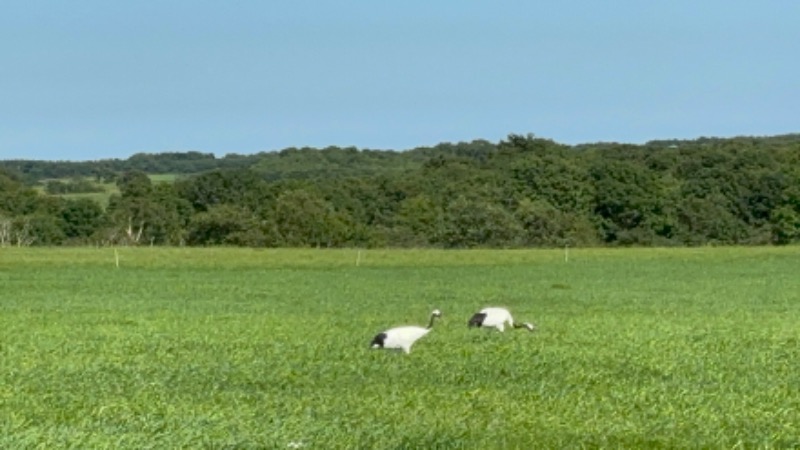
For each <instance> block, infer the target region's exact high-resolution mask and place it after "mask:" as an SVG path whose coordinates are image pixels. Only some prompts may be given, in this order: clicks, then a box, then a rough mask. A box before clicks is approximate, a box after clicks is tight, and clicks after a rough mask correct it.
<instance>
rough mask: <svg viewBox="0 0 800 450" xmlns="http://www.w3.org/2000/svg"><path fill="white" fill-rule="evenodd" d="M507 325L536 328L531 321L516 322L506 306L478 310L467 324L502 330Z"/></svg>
mask: <svg viewBox="0 0 800 450" xmlns="http://www.w3.org/2000/svg"><path fill="white" fill-rule="evenodd" d="M506 325H508V326H510V327H511V328H525V329H526V330H528V331H534V330H536V325H534V324H532V323H530V322H515V321H514V318H513V317H511V313H510V312H509V311H508V310H507V309H505V308H498V307H488V308H483V309H482V310H480V311H479V312H476V313H475V314H473V315H472V317H471V318H470V319H469V321H468V322H467V326H468V327H470V328H472V327H478V328H494V329H496V330H498V331H500V332H503V331H504V330H505V327H506Z"/></svg>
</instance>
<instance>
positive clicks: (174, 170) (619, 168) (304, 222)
mask: <svg viewBox="0 0 800 450" xmlns="http://www.w3.org/2000/svg"><path fill="white" fill-rule="evenodd" d="M157 173H171V174H176V175H181V176H179V177H178V178H177V179H176V180H175V181H174V182H169V183H157V182H153V181H151V178H150V177H149V176H148V175H152V174H157ZM80 177H94V178H96V179H97V180H113V181H114V182H115V183H116V185H117V187H118V190H119V193H115V194H113V195H112V196H111V197H110V199H109V200H108V204H107V205H101V204H100V203H99V202H98V201H96V200H91V199H89V198H80V199H73V198H70V197H69V196H66V197H65V196H62V195H53V194H58V193H59V192H69V189H68V187H65V186H62V185H60V184H56V183H54V182H53V179H54V178H67V179H69V178H72V179H73V180H77V179H78V178H80ZM36 183H39V184H42V183H50V184H49V185H48V186H49V188H48V189H49V191H45V192H42V190H37V189H35V188H34V185H35V184H36ZM798 241H800V135H783V136H773V137H736V138H700V139H695V140H665V141H651V142H648V143H646V144H643V145H632V144H619V143H596V144H584V145H578V146H568V145H564V144H559V143H556V142H554V141H552V140H549V139H542V138H539V137H536V136H534V135H530V134H529V135H510V136H508V137H507V139H505V140H502V141H500V142H498V143H491V142H488V141H484V140H476V141H472V142H461V143H443V144H439V145H436V146H433V147H420V148H416V149H411V150H407V151H391V150H358V149H355V148H338V147H329V148H325V149H313V148H302V149H297V148H291V149H285V150H282V151H279V152H263V153H258V154H254V155H235V154H234V155H226V156H225V157H223V158H215V157H214V155H211V154H203V153H199V152H187V153H163V154H154V155H147V154H137V155H134V156H132V157H131V158H128V159H127V160H106V161H88V162H66V161H49V162H48V161H19V160H16V161H2V162H0V245H121V244H125V245H188V246H210V245H230V246H250V247H436V248H472V247H485V248H518V247H556V246H558V247H561V246H565V245H569V246H573V247H574V246H685V245H688V246H696V245H709V244H710V245H765V244H775V245H784V244H790V243H796V242H798Z"/></svg>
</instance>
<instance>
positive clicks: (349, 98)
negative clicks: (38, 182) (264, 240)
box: [0, 0, 800, 160]
mask: <svg viewBox="0 0 800 450" xmlns="http://www.w3.org/2000/svg"><path fill="white" fill-rule="evenodd" d="M799 120H800V1H796V0H784V1H777V0H765V1H758V2H757V1H752V0H747V1H741V0H702V1H697V0H694V1H688V0H672V1H669V2H646V1H641V0H635V1H634V0H620V1H614V0H612V1H605V2H601V1H596V0H591V1H590V0H564V1H559V2H555V1H548V2H544V1H507V0H492V1H481V0H476V1H471V0H458V1H455V0H453V1H445V0H439V1H437V0H427V1H424V2H423V1H417V0H409V1H380V0H362V1H348V0H338V1H335V2H334V1H329V2H324V1H313V2H312V1H306V0H291V1H289V0H286V1H270V0H240V1H236V0H231V1H216V0H215V1H205V0H192V1H189V0H186V1H179V0H137V1H129V2H122V1H108V0H102V1H101V0H76V1H71V2H68V1H61V0H59V1H55V0H51V1H45V0H24V1H18V0H10V1H6V2H3V4H2V6H0V159H15V158H26V159H43V160H94V159H104V158H127V157H129V156H131V155H132V154H134V153H138V152H146V153H160V152H172V151H178V152H183V151H189V150H194V151H201V152H210V153H214V154H216V155H217V156H224V155H225V154H228V153H239V154H249V153H254V152H260V151H270V150H281V149H283V148H287V147H303V146H312V147H318V148H322V147H326V146H329V145H336V146H356V147H358V148H362V149H364V148H371V149H391V150H406V149H410V148H414V147H417V146H430V145H435V144H437V143H440V142H459V141H470V140H472V139H486V140H489V141H492V142H497V141H499V140H502V139H504V138H506V137H507V136H508V134H510V133H515V134H527V133H533V134H535V135H536V136H539V137H544V138H549V139H553V140H555V141H557V142H561V143H566V144H579V143H591V142H598V141H615V142H629V143H642V142H646V141H648V140H651V139H668V138H681V139H692V138H697V137H701V136H717V137H731V136H738V135H758V136H763V135H775V134H783V133H792V132H800V122H799Z"/></svg>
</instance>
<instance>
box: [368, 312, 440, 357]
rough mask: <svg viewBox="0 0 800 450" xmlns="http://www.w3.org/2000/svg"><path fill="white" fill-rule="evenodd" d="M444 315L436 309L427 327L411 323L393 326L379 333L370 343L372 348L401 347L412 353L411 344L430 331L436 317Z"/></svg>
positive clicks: (404, 350)
mask: <svg viewBox="0 0 800 450" xmlns="http://www.w3.org/2000/svg"><path fill="white" fill-rule="evenodd" d="M440 317H442V312H441V311H439V310H438V309H434V310H433V311H432V312H431V318H430V322H428V326H427V327H420V326H416V325H409V326H404V327H396V328H391V329H388V330H386V331H383V332H381V333H378V334H377V335H376V336H375V337H374V338H373V339H372V342H371V343H370V347H371V348H385V349H399V350H402V351H403V352H405V353H411V346H412V345H414V343H415V342H417V341H418V340H419V339H420V338H422V337H423V336H425V335H426V334H428V333H430V331H431V330H432V329H433V323H434V322H435V321H436V319H438V318H440Z"/></svg>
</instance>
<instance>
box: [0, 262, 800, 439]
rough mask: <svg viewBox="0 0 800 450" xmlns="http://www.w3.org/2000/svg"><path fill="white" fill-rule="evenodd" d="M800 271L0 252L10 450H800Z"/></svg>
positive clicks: (791, 267) (1, 435) (1, 372)
mask: <svg viewBox="0 0 800 450" xmlns="http://www.w3.org/2000/svg"><path fill="white" fill-rule="evenodd" d="M796 250H797V249H796V248H698V249H626V250H621V249H616V250H610V249H597V250H581V249H571V250H570V252H569V255H568V256H569V257H568V260H567V261H565V258H564V256H565V254H564V251H563V250H542V251H523V250H513V251H489V250H487V251H483V250H475V251H453V252H449V251H436V250H361V251H360V255H359V250H356V249H352V250H287V249H266V250H252V249H227V248H214V249H186V248H170V249H162V248H118V249H116V255H115V250H114V249H112V248H93V249H90V248H69V249H61V248H59V249H17V248H4V249H0V284H1V285H2V286H3V290H2V294H0V352H2V359H0V447H3V448H19V447H41V448H95V447H114V448H153V447H159V448H179V447H191V448H194V447H210V448H287V445H288V444H289V443H290V442H293V441H294V442H298V441H299V442H302V443H304V444H305V446H306V448H326V449H329V448H470V449H474V448H521V447H535V448H563V447H581V446H583V447H613V448H643V447H662V448H667V447H668V448H687V447H690V448H709V447H713V448H718V447H734V446H737V445H738V446H742V447H746V448H751V447H770V446H771V447H792V446H797V445H800V441H798V438H797V436H800V429H798V428H800V427H799V426H798V425H797V424H799V423H800V413H798V411H800V404H798V403H800V394H798V391H797V387H798V386H800V375H798V371H797V370H796V361H798V356H800V355H798V353H799V352H800V351H799V350H798V338H800V331H798V330H800V327H798V325H800V319H798V318H800V315H798V312H800V311H798V309H800V307H799V305H800V302H798V300H800V299H799V298H798V297H800V294H798V292H800V277H798V276H797V274H798V273H800V259H799V258H798V256H796V255H797V251H796ZM117 256H118V258H119V267H117V264H116V261H117V259H116V257H117ZM494 304H496V305H505V306H508V307H509V308H511V310H512V312H513V313H514V315H515V317H516V318H517V319H519V320H530V321H533V322H535V323H537V325H538V326H539V331H538V332H536V333H527V332H524V331H515V332H508V331H507V332H506V333H503V334H500V333H496V332H489V331H486V330H469V329H467V327H466V321H467V319H468V318H469V316H470V315H471V314H472V313H473V312H475V311H476V310H477V309H479V308H480V307H483V306H487V305H494ZM433 308H440V309H442V311H443V312H444V317H443V319H442V321H441V322H440V323H438V324H437V325H436V328H435V329H434V330H433V332H432V333H431V334H430V335H429V336H426V337H425V338H423V339H422V340H421V341H419V342H418V343H417V344H416V345H415V346H414V348H413V350H412V353H411V354H410V355H402V354H398V353H394V352H388V351H379V350H369V349H368V344H369V341H370V340H371V338H372V337H373V335H374V334H375V333H377V332H379V331H381V330H383V329H385V328H388V327H390V326H395V325H404V324H424V323H425V322H426V321H427V316H428V314H429V312H430V310H431V309H433Z"/></svg>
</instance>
